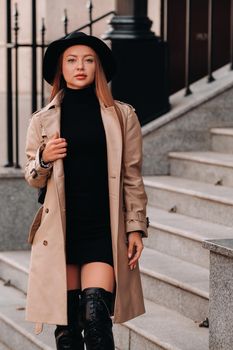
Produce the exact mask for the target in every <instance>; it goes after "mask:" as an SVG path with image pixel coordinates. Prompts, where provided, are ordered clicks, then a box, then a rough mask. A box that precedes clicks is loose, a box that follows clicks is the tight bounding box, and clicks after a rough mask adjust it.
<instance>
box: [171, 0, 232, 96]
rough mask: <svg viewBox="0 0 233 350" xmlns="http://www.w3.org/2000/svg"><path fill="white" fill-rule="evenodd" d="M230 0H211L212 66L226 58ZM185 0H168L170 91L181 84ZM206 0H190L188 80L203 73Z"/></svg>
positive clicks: (205, 49)
mask: <svg viewBox="0 0 233 350" xmlns="http://www.w3.org/2000/svg"><path fill="white" fill-rule="evenodd" d="M230 7H231V6H230V0H214V1H213V69H217V68H219V67H221V66H223V65H225V64H227V63H229V60H230V12H231V11H230ZM185 21H186V0H169V1H168V30H167V36H168V37H167V39H168V47H169V70H170V79H169V80H170V93H174V92H175V91H178V90H180V89H182V88H183V87H184V81H185ZM207 48H208V0H194V1H191V57H190V72H191V82H194V81H196V80H198V79H200V78H201V77H203V76H205V75H207V61H208V51H207Z"/></svg>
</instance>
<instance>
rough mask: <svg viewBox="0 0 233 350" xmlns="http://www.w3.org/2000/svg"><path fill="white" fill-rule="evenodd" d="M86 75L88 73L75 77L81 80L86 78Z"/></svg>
mask: <svg viewBox="0 0 233 350" xmlns="http://www.w3.org/2000/svg"><path fill="white" fill-rule="evenodd" d="M86 77H87V76H86V75H75V78H76V79H79V80H83V79H86Z"/></svg>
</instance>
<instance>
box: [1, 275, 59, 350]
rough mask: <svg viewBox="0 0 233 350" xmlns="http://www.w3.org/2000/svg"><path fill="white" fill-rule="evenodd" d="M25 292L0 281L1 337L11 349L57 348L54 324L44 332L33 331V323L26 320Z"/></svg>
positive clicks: (41, 349)
mask: <svg viewBox="0 0 233 350" xmlns="http://www.w3.org/2000/svg"><path fill="white" fill-rule="evenodd" d="M25 300H26V299H25V294H24V293H22V292H21V291H19V290H17V289H16V288H13V287H10V286H6V285H4V282H3V281H0V310H1V311H0V339H1V341H2V342H3V343H4V344H7V346H8V347H9V348H10V349H11V350H25V349H30V350H52V349H55V341H54V336H53V331H54V326H48V325H46V326H45V329H44V331H43V333H42V334H40V335H35V334H34V333H33V324H32V323H29V322H26V321H25Z"/></svg>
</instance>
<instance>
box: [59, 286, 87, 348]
mask: <svg viewBox="0 0 233 350" xmlns="http://www.w3.org/2000/svg"><path fill="white" fill-rule="evenodd" d="M80 293H81V290H80V289H75V290H69V291H67V312H68V325H67V326H60V325H58V326H57V328H56V329H55V332H54V334H55V338H56V345H57V350H84V341H83V336H82V328H81V326H80V325H79V321H78V314H79V308H80Z"/></svg>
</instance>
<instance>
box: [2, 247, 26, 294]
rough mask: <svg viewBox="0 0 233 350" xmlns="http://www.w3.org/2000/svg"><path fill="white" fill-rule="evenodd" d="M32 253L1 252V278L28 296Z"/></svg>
mask: <svg viewBox="0 0 233 350" xmlns="http://www.w3.org/2000/svg"><path fill="white" fill-rule="evenodd" d="M29 260H30V251H28V250H22V251H6V252H0V278H1V279H3V280H4V281H7V283H8V285H11V286H14V287H16V288H17V289H19V290H21V291H22V292H23V293H25V294H26V292H27V280H28V273H29Z"/></svg>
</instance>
